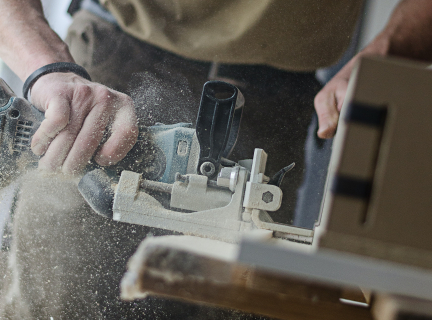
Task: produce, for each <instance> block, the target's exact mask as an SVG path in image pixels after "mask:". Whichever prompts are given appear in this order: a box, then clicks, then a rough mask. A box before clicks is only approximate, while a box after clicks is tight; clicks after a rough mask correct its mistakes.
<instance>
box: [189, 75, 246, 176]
mask: <svg viewBox="0 0 432 320" xmlns="http://www.w3.org/2000/svg"><path fill="white" fill-rule="evenodd" d="M243 104H244V98H243V95H242V94H241V92H240V91H239V90H238V89H237V88H236V87H235V86H233V85H231V84H229V83H226V82H222V81H208V82H206V83H205V84H204V88H203V92H202V96H201V103H200V107H199V111H198V118H197V125H196V134H197V138H198V142H199V145H200V155H199V161H198V167H197V172H198V173H199V174H202V175H206V176H208V177H209V178H213V177H215V176H216V175H217V172H218V168H219V165H220V162H221V158H222V157H226V156H228V154H229V152H231V150H232V148H233V147H234V145H235V142H236V140H237V133H238V129H239V126H240V119H241V112H242V110H243V108H242V107H243ZM233 123H234V126H233Z"/></svg>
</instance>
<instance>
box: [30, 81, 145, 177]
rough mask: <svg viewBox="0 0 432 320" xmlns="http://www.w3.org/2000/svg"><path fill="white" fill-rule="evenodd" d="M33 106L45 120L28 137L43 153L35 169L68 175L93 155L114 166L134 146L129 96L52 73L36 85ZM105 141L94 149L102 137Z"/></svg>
mask: <svg viewBox="0 0 432 320" xmlns="http://www.w3.org/2000/svg"><path fill="white" fill-rule="evenodd" d="M31 100H32V103H33V104H34V105H35V106H36V107H37V108H39V109H40V110H41V111H44V112H45V120H44V121H43V122H42V124H41V126H40V128H39V129H38V130H37V132H36V133H35V135H34V136H33V139H32V145H31V147H32V150H33V152H34V153H35V154H36V155H43V157H42V158H41V160H40V161H39V168H41V169H43V170H47V171H59V170H61V171H62V172H64V173H68V174H73V173H75V172H78V171H80V170H81V169H83V168H84V167H85V166H86V165H87V163H88V162H89V161H90V159H91V158H92V157H93V155H94V154H95V152H96V150H97V152H96V155H95V158H94V159H95V160H96V162H97V163H99V164H100V165H103V166H105V165H110V164H115V163H116V162H118V161H119V160H121V159H122V158H123V157H124V156H125V155H126V154H127V152H128V151H129V150H130V149H131V148H132V147H133V145H134V144H135V142H136V139H137V136H138V127H137V119H136V115H135V111H134V107H133V102H132V99H131V98H130V97H128V96H127V95H125V94H122V93H120V92H117V91H114V90H111V89H109V88H107V87H105V86H103V85H101V84H98V83H94V82H90V81H88V80H86V79H83V78H81V77H80V76H77V75H75V74H73V73H51V74H47V75H44V76H43V77H41V78H40V79H39V80H37V81H36V83H35V84H34V86H33V88H32V90H31ZM106 134H108V135H109V138H108V140H107V141H106V142H105V143H103V144H102V145H101V147H100V148H99V149H98V147H99V144H100V143H101V141H102V139H103V138H104V136H105V135H106Z"/></svg>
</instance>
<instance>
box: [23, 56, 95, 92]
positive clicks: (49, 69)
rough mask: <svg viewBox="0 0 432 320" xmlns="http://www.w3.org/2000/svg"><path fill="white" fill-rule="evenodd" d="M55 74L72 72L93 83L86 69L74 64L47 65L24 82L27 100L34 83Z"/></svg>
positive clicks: (58, 63) (57, 63)
mask: <svg viewBox="0 0 432 320" xmlns="http://www.w3.org/2000/svg"><path fill="white" fill-rule="evenodd" d="M53 72H72V73H75V74H77V75H79V76H81V77H83V78H85V79H87V80H89V81H91V78H90V75H89V74H88V73H87V71H86V69H84V68H83V67H81V66H80V65H77V64H75V63H72V62H56V63H51V64H47V65H46V66H43V67H41V68H39V69H37V70H36V71H35V72H33V73H32V74H31V75H30V76H29V77H28V78H27V80H26V81H25V82H24V86H23V96H24V98H25V99H27V97H28V92H29V90H30V89H31V87H32V86H33V85H34V83H35V82H36V81H37V80H38V79H39V78H40V77H42V76H44V75H46V74H48V73H53Z"/></svg>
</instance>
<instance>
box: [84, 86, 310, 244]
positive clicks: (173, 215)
mask: <svg viewBox="0 0 432 320" xmlns="http://www.w3.org/2000/svg"><path fill="white" fill-rule="evenodd" d="M243 104H244V98H243V96H242V94H241V92H240V91H239V90H238V89H237V88H236V87H234V86H232V85H230V84H228V83H224V82H221V81H210V82H207V83H206V84H205V85H204V88H203V93H202V97H201V104H200V108H199V111H198V117H197V126H196V133H195V135H193V137H196V139H195V138H192V143H191V144H190V149H191V150H186V149H187V148H188V147H189V145H188V144H186V143H183V144H182V146H181V145H180V144H174V145H173V150H172V152H171V155H176V156H178V155H179V153H184V154H188V155H189V157H188V166H187V168H186V170H183V171H182V170H181V168H180V167H179V166H177V167H176V166H173V165H171V166H170V167H171V171H170V177H173V176H172V173H174V171H175V169H178V171H177V172H176V173H175V175H174V181H172V182H170V181H168V183H167V182H166V181H163V180H159V181H152V179H148V178H146V177H145V176H144V175H143V174H142V172H140V171H137V170H124V171H122V173H121V177H120V179H119V181H118V183H116V182H114V181H113V180H112V179H110V177H109V176H108V175H107V174H106V173H105V172H104V171H102V170H94V171H91V172H89V173H87V174H86V175H85V176H84V177H83V178H82V180H81V181H80V183H79V185H78V189H79V190H80V192H81V194H82V195H83V197H84V198H85V199H86V200H87V202H88V203H89V204H90V206H91V207H92V208H93V209H94V210H95V211H96V212H97V213H99V214H100V215H103V216H105V217H107V218H109V219H113V220H115V221H121V222H127V223H133V224H140V225H145V226H150V227H154V228H162V229H167V230H171V231H176V232H180V233H183V234H189V235H195V236H200V237H206V238H211V239H218V240H222V241H226V242H231V243H236V242H238V241H239V240H240V239H241V237H242V236H243V235H244V234H245V233H247V232H250V231H252V230H257V229H260V230H261V234H262V236H264V237H268V238H271V237H273V236H277V237H282V238H286V239H291V240H294V241H301V242H306V243H310V242H311V241H312V237H313V231H312V230H307V229H302V228H296V227H292V226H287V225H282V224H277V223H274V222H273V220H272V219H271V217H270V215H269V214H268V212H269V211H276V210H278V209H279V207H280V205H281V202H282V191H281V189H280V188H279V185H280V183H281V181H282V179H283V176H284V175H285V173H286V172H287V171H289V170H290V169H292V167H293V164H292V165H290V166H288V167H286V168H284V169H282V170H281V171H279V172H278V173H277V174H276V175H275V176H274V177H273V178H271V179H270V178H269V177H267V176H265V167H266V162H267V154H266V153H265V152H264V150H262V149H255V153H254V157H253V159H252V160H244V161H239V163H235V162H234V161H230V160H228V159H227V158H226V157H227V156H228V155H229V153H230V151H231V150H232V148H233V147H234V145H235V141H236V138H237V133H238V130H239V124H240V119H241V111H242V107H243ZM181 150H182V151H181ZM153 180H156V179H153ZM166 180H171V179H166ZM158 194H159V196H157V195H158ZM161 194H162V195H165V198H166V196H168V198H169V204H167V203H166V202H164V201H159V200H160V195H161Z"/></svg>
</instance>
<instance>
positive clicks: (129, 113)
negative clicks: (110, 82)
mask: <svg viewBox="0 0 432 320" xmlns="http://www.w3.org/2000/svg"><path fill="white" fill-rule="evenodd" d="M121 100H122V101H121V103H122V104H123V107H121V108H120V109H119V110H118V111H117V113H116V115H115V118H114V122H113V125H112V129H111V136H110V138H109V139H108V140H107V142H105V143H104V144H103V146H102V148H101V149H100V150H99V151H98V153H97V154H96V156H95V161H96V162H97V163H98V164H100V165H102V166H107V165H112V164H115V163H117V162H118V161H120V160H121V159H123V158H124V157H125V156H126V154H127V153H128V152H129V151H130V149H132V147H133V146H134V144H135V142H136V140H137V138H138V125H137V118H136V115H135V110H134V107H133V102H132V99H130V98H129V97H127V96H124V97H123V98H122V99H121Z"/></svg>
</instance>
